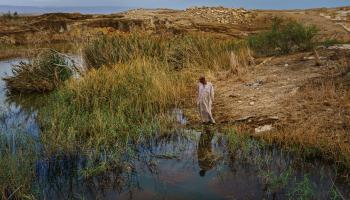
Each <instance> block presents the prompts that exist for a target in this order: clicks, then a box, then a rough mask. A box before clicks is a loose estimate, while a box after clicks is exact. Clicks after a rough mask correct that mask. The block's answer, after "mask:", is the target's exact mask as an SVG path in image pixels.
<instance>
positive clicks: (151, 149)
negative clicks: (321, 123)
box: [0, 60, 350, 200]
mask: <svg viewBox="0 0 350 200" xmlns="http://www.w3.org/2000/svg"><path fill="white" fill-rule="evenodd" d="M19 61H20V60H10V61H1V62H0V76H1V77H4V76H6V74H7V75H10V74H11V65H12V64H16V63H18V62H19ZM18 98H19V99H21V97H18ZM35 101H38V99H36V100H26V99H22V100H20V101H12V100H11V99H9V98H8V97H7V96H6V89H5V85H4V82H3V81H2V80H0V105H1V118H0V134H1V136H2V137H3V138H6V141H5V142H2V143H1V144H2V145H3V146H0V150H1V148H9V147H10V149H11V150H10V151H0V153H1V154H0V156H4V154H5V153H11V154H14V155H15V154H17V153H18V152H20V151H19V150H18V149H23V145H26V142H25V141H24V142H23V138H24V140H26V139H28V140H29V139H30V140H33V141H35V152H36V156H35V159H36V160H35V162H34V163H35V165H34V166H32V167H33V169H30V170H32V171H34V174H35V178H34V181H33V183H32V185H33V194H34V195H35V197H36V198H38V199H242V200H243V199H348V198H350V190H349V184H348V183H346V182H345V181H344V179H343V178H342V177H341V174H340V173H337V170H336V167H335V166H334V165H332V164H329V163H326V162H323V161H322V160H319V159H317V158H314V159H304V158H302V157H300V156H297V155H293V154H291V153H289V152H287V151H283V150H281V149H279V148H278V147H277V146H271V145H264V144H262V143H261V142H258V141H256V140H253V139H250V138H244V139H239V137H237V135H235V134H234V133H231V134H229V135H228V134H222V133H221V131H219V130H217V128H216V127H203V128H202V129H201V130H197V131H194V130H186V129H183V128H179V129H178V130H177V131H174V132H173V133H172V134H165V135H159V136H157V137H155V138H152V139H148V140H146V141H145V142H142V143H141V144H138V145H137V146H136V148H135V150H136V151H135V152H134V153H133V156H132V158H131V159H129V162H128V164H123V165H124V167H122V168H119V169H115V168H114V169H108V170H105V171H101V172H99V173H96V174H94V173H92V174H90V175H89V176H86V175H84V171H85V169H86V167H87V166H88V165H89V163H90V160H89V156H88V155H87V154H84V153H73V154H72V153H69V154H68V153H67V154H64V153H63V154H60V155H52V154H50V155H47V154H46V153H45V151H43V149H42V148H41V137H40V126H39V124H38V122H37V120H36V117H37V112H36V110H35V109H29V108H28V105H31V104H33V105H34V104H35V105H36V104H37V102H35ZM20 102H26V103H25V105H23V104H21V103H20ZM29 107H30V106H29ZM177 113H178V112H177ZM177 117H178V116H177ZM181 120H182V121H183V119H181ZM18 135H21V136H24V137H18ZM18 138H22V139H20V141H19V139H18ZM28 159H29V158H28ZM0 170H2V169H0Z"/></svg>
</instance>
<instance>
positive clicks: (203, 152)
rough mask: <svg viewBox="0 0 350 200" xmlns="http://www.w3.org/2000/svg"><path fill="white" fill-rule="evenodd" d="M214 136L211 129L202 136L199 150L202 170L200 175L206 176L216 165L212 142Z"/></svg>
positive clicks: (199, 163) (198, 154)
mask: <svg viewBox="0 0 350 200" xmlns="http://www.w3.org/2000/svg"><path fill="white" fill-rule="evenodd" d="M213 136H214V134H213V133H212V132H211V130H210V129H209V128H207V129H206V130H205V132H204V133H202V134H201V136H200V139H199V144H198V149H197V156H198V165H199V168H200V172H199V175H200V176H205V173H206V172H207V171H209V170H211V169H212V168H213V167H214V165H215V158H214V155H213V152H212V147H211V140H212V139H213Z"/></svg>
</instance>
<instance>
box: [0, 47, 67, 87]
mask: <svg viewBox="0 0 350 200" xmlns="http://www.w3.org/2000/svg"><path fill="white" fill-rule="evenodd" d="M73 68H74V66H73V64H70V62H69V61H68V60H67V59H66V58H65V57H64V56H63V55H61V54H60V53H58V52H56V51H53V50H44V51H42V52H40V53H39V54H38V55H37V56H36V57H35V58H34V59H33V60H31V61H29V62H21V63H19V64H18V65H14V66H13V69H12V73H13V75H12V76H9V77H5V78H3V80H4V81H5V82H6V87H7V89H8V90H9V91H10V92H11V93H32V92H39V93H43V92H47V91H52V90H54V89H56V88H57V87H58V86H59V85H60V84H61V83H62V82H63V81H65V80H67V79H69V78H70V77H71V76H72V74H73Z"/></svg>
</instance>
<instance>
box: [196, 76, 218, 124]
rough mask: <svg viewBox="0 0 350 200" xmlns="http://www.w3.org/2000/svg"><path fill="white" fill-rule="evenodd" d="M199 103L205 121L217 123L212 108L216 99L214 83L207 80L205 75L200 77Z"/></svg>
mask: <svg viewBox="0 0 350 200" xmlns="http://www.w3.org/2000/svg"><path fill="white" fill-rule="evenodd" d="M198 87H199V88H198V99H197V105H198V108H199V114H200V117H201V120H202V122H203V123H212V124H215V120H214V118H213V115H212V112H211V109H212V105H213V101H214V87H213V84H211V83H210V82H207V81H206V80H205V77H201V78H200V79H199V86H198Z"/></svg>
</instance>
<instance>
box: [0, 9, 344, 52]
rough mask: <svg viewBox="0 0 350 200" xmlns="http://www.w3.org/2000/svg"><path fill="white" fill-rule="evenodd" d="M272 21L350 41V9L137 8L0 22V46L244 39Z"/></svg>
mask: <svg viewBox="0 0 350 200" xmlns="http://www.w3.org/2000/svg"><path fill="white" fill-rule="evenodd" d="M274 17H281V18H291V19H295V20H298V21H302V22H304V23H308V24H315V25H316V26H318V27H319V28H320V29H321V36H322V37H324V38H333V39H338V40H345V41H349V40H350V33H349V29H350V24H349V18H350V7H344V8H335V9H314V10H294V11H292V10H289V11H268V10H246V9H243V8H239V9H233V8H224V7H194V8H189V9H186V10H170V9H155V10H147V9H136V10H130V11H127V12H122V13H118V14H110V15H82V14H78V13H75V14H66V13H51V14H44V15H40V16H26V17H17V18H13V19H7V18H5V17H1V18H0V21H1V23H0V42H1V44H16V45H18V44H32V43H47V42H64V41H71V40H74V41H79V40H81V39H82V38H86V37H88V36H90V35H91V34H95V33H96V32H101V31H102V32H114V31H117V32H130V31H133V30H141V31H146V32H150V33H169V34H186V33H203V34H213V35H215V36H216V37H231V38H232V37H234V38H241V37H245V36H247V35H249V34H254V33H256V32H258V31H261V30H265V29H267V28H268V27H269V26H270V23H271V21H272V19H273V18H274Z"/></svg>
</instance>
